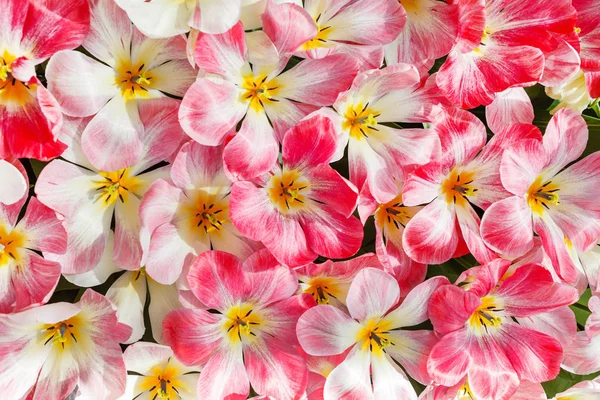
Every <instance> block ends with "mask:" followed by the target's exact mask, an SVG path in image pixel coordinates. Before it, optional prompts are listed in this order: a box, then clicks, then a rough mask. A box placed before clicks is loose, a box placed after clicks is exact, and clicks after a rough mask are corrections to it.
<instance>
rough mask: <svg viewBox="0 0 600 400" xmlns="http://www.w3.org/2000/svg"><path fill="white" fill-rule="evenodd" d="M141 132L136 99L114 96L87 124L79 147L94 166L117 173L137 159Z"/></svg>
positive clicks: (140, 147) (142, 129)
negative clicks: (128, 99) (129, 99)
mask: <svg viewBox="0 0 600 400" xmlns="http://www.w3.org/2000/svg"><path fill="white" fill-rule="evenodd" d="M143 132H144V126H143V125H142V121H141V120H140V116H139V111H138V102H137V100H131V101H127V100H125V99H124V98H123V97H122V96H116V97H114V98H113V99H112V100H110V101H109V102H108V103H107V104H106V105H105V106H104V107H102V109H101V110H100V111H99V112H98V114H96V115H95V116H94V118H93V119H92V120H91V121H90V123H89V124H88V126H87V127H86V128H85V130H84V131H83V134H82V136H81V145H82V148H83V152H84V153H85V155H86V156H87V158H88V159H89V160H90V162H91V163H92V165H93V166H94V167H96V168H98V169H99V170H102V171H117V170H119V169H121V168H127V167H130V166H132V165H134V164H136V163H137V162H138V161H139V160H140V157H141V156H142V151H143V144H142V141H141V136H142V134H143ZM115 155H117V156H116V157H115Z"/></svg>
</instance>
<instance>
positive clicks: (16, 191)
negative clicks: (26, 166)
mask: <svg viewBox="0 0 600 400" xmlns="http://www.w3.org/2000/svg"><path fill="white" fill-rule="evenodd" d="M16 162H17V163H20V162H19V161H16ZM0 175H2V177H3V179H4V186H5V190H3V191H2V193H1V194H0V203H1V204H0V208H4V206H8V205H13V204H15V203H17V202H19V200H21V199H22V198H23V197H24V196H25V195H26V192H27V186H28V184H27V181H26V179H25V176H24V175H23V174H22V173H21V171H20V169H19V168H18V167H17V166H15V165H14V164H12V163H10V162H9V161H6V160H3V159H0ZM20 208H21V207H20V206H19V209H20ZM3 213H4V212H3Z"/></svg>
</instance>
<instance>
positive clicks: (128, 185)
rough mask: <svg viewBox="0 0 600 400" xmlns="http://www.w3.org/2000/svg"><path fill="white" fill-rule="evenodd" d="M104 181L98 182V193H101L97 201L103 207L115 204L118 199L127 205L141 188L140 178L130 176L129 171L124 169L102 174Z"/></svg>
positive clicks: (96, 183) (96, 185)
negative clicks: (129, 198) (128, 200)
mask: <svg viewBox="0 0 600 400" xmlns="http://www.w3.org/2000/svg"><path fill="white" fill-rule="evenodd" d="M100 175H101V176H102V177H103V178H104V179H103V180H100V181H96V182H95V187H96V191H97V192H99V195H98V197H97V198H96V201H99V202H100V203H101V204H102V205H103V206H109V205H111V204H114V203H115V202H116V201H117V199H119V200H121V202H122V203H125V202H126V201H127V199H128V197H129V196H130V195H133V194H134V193H135V192H136V190H137V189H138V188H139V186H140V182H139V180H138V178H136V177H135V176H129V169H127V168H124V169H120V170H118V171H116V172H100Z"/></svg>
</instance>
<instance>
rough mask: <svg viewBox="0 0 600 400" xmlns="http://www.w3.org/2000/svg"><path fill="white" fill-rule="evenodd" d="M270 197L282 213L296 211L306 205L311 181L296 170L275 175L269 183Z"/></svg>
mask: <svg viewBox="0 0 600 400" xmlns="http://www.w3.org/2000/svg"><path fill="white" fill-rule="evenodd" d="M267 187H268V193H269V198H270V199H271V201H272V202H273V204H274V205H275V206H276V207H277V208H278V209H279V211H280V212H282V213H288V212H295V211H299V210H302V209H303V208H304V207H305V201H306V194H307V192H308V189H309V183H308V180H307V179H306V178H304V177H303V176H302V174H300V172H298V171H296V170H292V171H285V170H284V171H282V173H281V175H273V176H272V177H271V179H270V181H269V184H268V186H267Z"/></svg>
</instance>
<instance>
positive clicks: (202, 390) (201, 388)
mask: <svg viewBox="0 0 600 400" xmlns="http://www.w3.org/2000/svg"><path fill="white" fill-rule="evenodd" d="M175 354H177V351H175ZM249 392H250V384H249V382H248V374H247V372H246V367H245V366H244V360H243V358H242V346H235V347H233V348H232V347H225V346H223V347H220V348H219V347H218V348H217V349H216V351H215V352H214V353H213V355H212V357H211V358H210V359H209V360H208V363H207V364H206V365H205V366H204V368H202V373H201V374H200V379H198V399H199V400H213V399H228V400H229V399H231V400H244V399H246V398H247V397H248V393H249Z"/></svg>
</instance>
